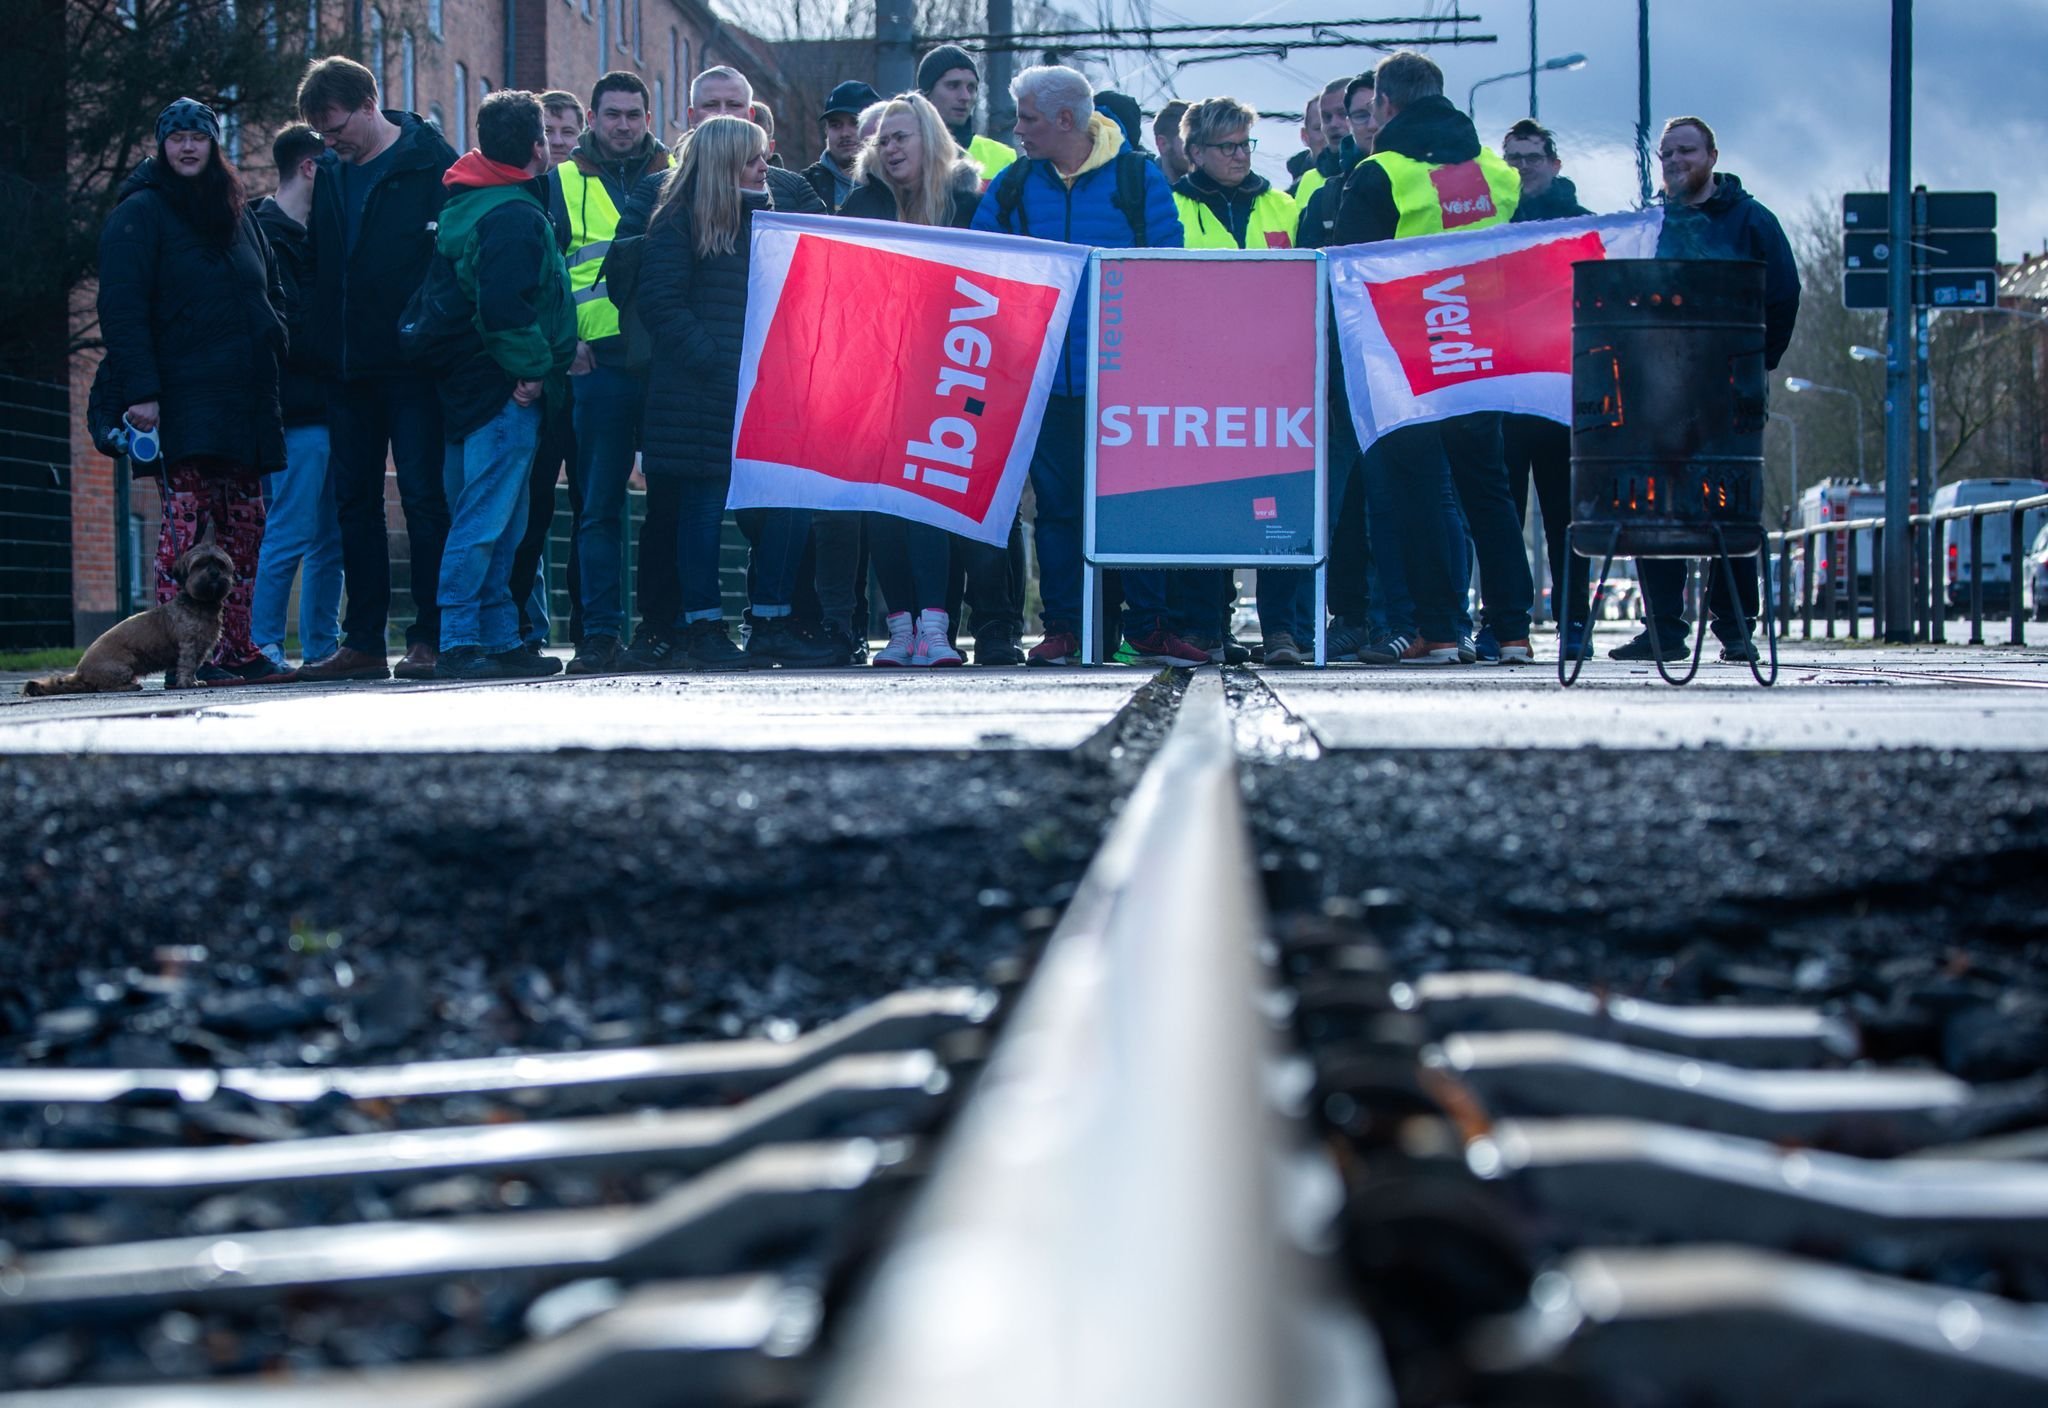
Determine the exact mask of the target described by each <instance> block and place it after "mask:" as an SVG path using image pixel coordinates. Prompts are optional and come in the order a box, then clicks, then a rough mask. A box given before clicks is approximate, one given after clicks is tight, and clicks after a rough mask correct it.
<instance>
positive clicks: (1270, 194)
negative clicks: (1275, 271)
mask: <svg viewBox="0 0 2048 1408" xmlns="http://www.w3.org/2000/svg"><path fill="white" fill-rule="evenodd" d="M1173 204H1174V208H1175V209H1176V210H1178V211H1179V212H1180V228H1181V233H1182V237H1183V238H1182V243H1183V244H1185V245H1186V247H1187V248H1189V249H1239V248H1243V249H1292V248H1294V234H1295V226H1296V225H1297V224H1299V223H1300V221H1301V208H1300V207H1299V206H1297V205H1295V203H1294V202H1293V200H1291V199H1290V198H1289V197H1288V195H1287V193H1286V192H1285V191H1282V190H1279V189H1277V188H1270V189H1268V190H1267V191H1266V192H1265V193H1264V194H1263V195H1261V196H1260V197H1259V198H1258V199H1257V200H1255V201H1253V202H1252V214H1251V219H1249V220H1248V221H1246V222H1245V228H1244V244H1243V245H1242V246H1240V245H1239V244H1238V242H1237V241H1236V240H1235V239H1233V238H1232V237H1231V234H1230V231H1229V230H1228V229H1227V228H1226V227H1225V226H1224V224H1223V222H1222V221H1221V220H1219V219H1217V218H1216V212H1215V211H1213V210H1211V209H1210V208H1209V207H1208V206H1207V205H1205V204H1203V203H1202V202H1201V201H1199V200H1196V199H1194V198H1193V197H1192V196H1184V195H1181V194H1179V193H1178V192H1176V193H1175V194H1174V197H1173Z"/></svg>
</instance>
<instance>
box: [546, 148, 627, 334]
mask: <svg viewBox="0 0 2048 1408" xmlns="http://www.w3.org/2000/svg"><path fill="white" fill-rule="evenodd" d="M555 170H556V171H557V172H559V173H560V174H561V177H562V203H563V204H564V205H566V206H567V207H568V208H569V253H568V254H567V256H565V259H564V262H565V263H567V264H568V266H569V293H570V296H571V297H572V298H573V299H574V300H575V304H576V335H577V336H578V337H580V338H582V339H583V340H584V341H585V342H596V341H597V340H598V339H599V338H605V337H617V336H618V335H619V310H618V308H617V307H616V306H615V305H614V304H613V303H612V300H611V296H610V291H609V290H608V289H606V288H605V286H604V284H603V283H602V282H600V281H599V279H598V275H599V274H601V273H603V272H604V257H605V255H606V254H607V253H609V252H610V250H611V247H612V236H613V235H614V234H616V233H618V228H619V208H618V207H617V206H616V205H613V204H612V197H611V192H609V191H607V190H606V189H605V188H604V182H603V181H600V180H599V179H598V178H597V177H595V176H586V175H584V174H583V168H582V167H580V166H578V165H577V164H576V163H575V162H573V161H566V162H563V163H562V164H561V165H560V166H558V167H556V168H555Z"/></svg>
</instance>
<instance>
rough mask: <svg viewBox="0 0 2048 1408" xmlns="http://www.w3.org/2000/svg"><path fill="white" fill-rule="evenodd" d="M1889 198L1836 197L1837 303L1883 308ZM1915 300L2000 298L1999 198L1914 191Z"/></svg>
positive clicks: (1887, 291) (1976, 304)
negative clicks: (1839, 199) (1839, 269)
mask: <svg viewBox="0 0 2048 1408" xmlns="http://www.w3.org/2000/svg"><path fill="white" fill-rule="evenodd" d="M1891 218H1892V215H1891V197H1890V196H1888V195H1887V194H1886V193H1885V192H1883V191H1851V192H1849V193H1848V194H1847V195H1845V196H1843V197H1842V228H1843V230H1844V231H1845V233H1844V234H1843V236H1842V266H1843V267H1842V306H1843V307H1845V308H1889V307H1890V306H1891V287H1890V268H1891V264H1892V255H1893V253H1894V249H1893V246H1892V231H1891ZM1912 219H1913V235H1912V245H1911V248H1912V256H1913V258H1912V269H1913V287H1912V296H1913V304H1914V306H1915V307H1918V308H1987V307H1990V306H1991V305H1993V304H1995V303H1996V302H1997V301H1998V231H1997V226H1998V196H1997V195H1996V193H1994V192H1991V191H1929V190H1916V191H1914V192H1913V201H1912Z"/></svg>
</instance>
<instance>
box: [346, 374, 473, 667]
mask: <svg viewBox="0 0 2048 1408" xmlns="http://www.w3.org/2000/svg"><path fill="white" fill-rule="evenodd" d="M327 406H328V414H327V429H328V433H329V436H330V442H329V443H330V445H331V446H332V450H333V454H332V456H331V458H330V459H329V460H328V465H327V472H328V476H329V477H330V478H331V479H332V480H333V481H334V511H335V516H336V517H337V518H339V519H340V520H341V562H342V570H343V571H344V572H345V573H346V575H347V578H348V610H347V614H346V615H344V616H343V618H342V622H341V629H342V644H343V645H346V646H348V647H349V648H350V649H351V650H361V651H366V652H367V653H369V654H371V655H375V656H378V657H379V658H381V657H382V656H383V655H384V648H385V632H386V629H387V628H388V627H389V625H390V621H391V549H390V545H389V541H388V539H387V537H386V531H387V524H386V521H385V512H384V455H385V451H386V449H387V448H388V449H389V451H390V454H391V463H392V465H393V467H394V469H395V470H396V472H397V477H398V502H399V506H400V507H401V508H402V509H403V510H404V512H405V536H406V539H407V541H408V545H409V548H410V551H411V572H412V603H413V611H414V613H415V619H414V621H413V623H412V625H411V626H409V627H407V628H406V632H405V639H406V643H407V644H409V645H417V644H420V643H421V642H426V643H429V644H431V643H432V642H433V641H434V640H435V639H436V638H437V637H438V636H439V634H440V626H441V608H440V606H439V605H438V604H437V603H436V600H435V591H434V588H435V584H436V583H438V582H439V581H440V580H441V549H442V545H443V544H444V543H446V542H447V540H448V500H447V498H446V496H445V495H444V494H443V493H442V489H441V478H442V474H441V460H442V445H443V442H442V439H441V393H440V390H439V388H437V387H436V386H435V384H434V382H433V381H432V380H430V379H428V378H425V377H417V376H392V377H378V378H375V379H370V380H363V381H343V382H336V383H334V384H333V386H331V387H330V388H329V390H328V398H327Z"/></svg>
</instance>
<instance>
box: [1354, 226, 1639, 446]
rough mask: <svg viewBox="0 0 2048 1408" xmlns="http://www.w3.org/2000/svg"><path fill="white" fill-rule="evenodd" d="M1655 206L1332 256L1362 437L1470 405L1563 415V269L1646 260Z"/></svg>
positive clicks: (1566, 368) (1567, 327)
mask: <svg viewBox="0 0 2048 1408" xmlns="http://www.w3.org/2000/svg"><path fill="white" fill-rule="evenodd" d="M1663 225H1664V212H1663V211H1662V210H1661V209H1650V210H1645V211H1638V212H1635V213H1632V214H1626V215H1591V216H1581V217H1578V218H1576V219H1571V220H1542V221H1534V222H1531V223H1529V224H1525V225H1495V226H1492V227H1490V228H1488V229H1484V230H1475V231H1470V232H1465V233H1450V234H1442V235H1425V236H1423V237H1421V238H1419V239H1412V240H1393V241H1388V242H1385V243H1381V244H1364V245H1346V246H1344V247H1342V248H1339V249H1332V250H1330V251H1328V260H1329V274H1330V301H1331V305H1332V307H1333V308H1334V309H1335V310H1336V315H1337V340H1338V344H1339V347H1340V350H1341V352H1342V355H1343V358H1344V389H1345V390H1346V391H1347V392H1348V393H1350V398H1351V419H1352V423H1353V424H1354V425H1356V426H1357V428H1358V442H1359V444H1360V445H1370V444H1372V442H1373V441H1375V440H1377V439H1379V437H1380V436H1382V435H1385V434H1386V433H1387V432H1388V431H1390V430H1397V429H1399V428H1400V427H1402V426H1404V425H1416V424H1419V423H1421V422H1424V421H1433V420H1443V419H1446V418H1447V417H1450V416H1458V415H1465V414H1467V413H1468V412H1472V411H1516V412H1520V413H1523V414H1525V415H1535V416H1546V417H1548V418H1549V419H1551V420H1556V421H1563V422H1564V423H1566V424H1570V423H1571V418H1572V265H1573V264H1575V263H1577V262H1578V261H1580V260H1582V259H1649V258H1652V257H1653V256H1655V254H1656V252H1657V235H1658V232H1659V231H1660V230H1661V229H1662V228H1663Z"/></svg>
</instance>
